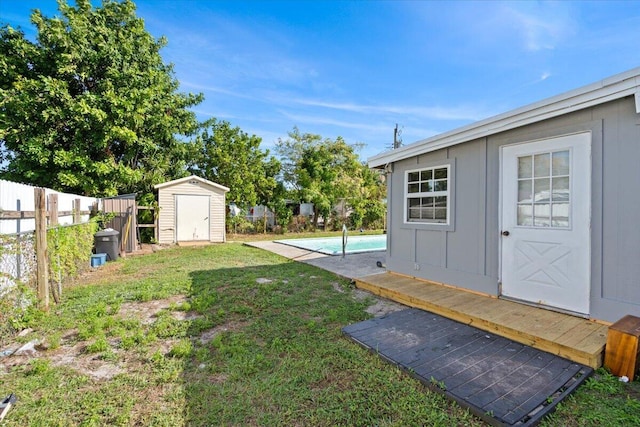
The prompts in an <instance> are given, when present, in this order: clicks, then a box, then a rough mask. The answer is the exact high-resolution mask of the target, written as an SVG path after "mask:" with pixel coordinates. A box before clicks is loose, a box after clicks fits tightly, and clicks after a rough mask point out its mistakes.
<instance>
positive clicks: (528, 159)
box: [518, 156, 533, 178]
mask: <svg viewBox="0 0 640 427" xmlns="http://www.w3.org/2000/svg"><path fill="white" fill-rule="evenodd" d="M532 171H533V157H532V156H525V157H518V178H531V176H532V175H531V172H532Z"/></svg>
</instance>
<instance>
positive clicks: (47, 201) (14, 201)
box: [0, 180, 99, 310]
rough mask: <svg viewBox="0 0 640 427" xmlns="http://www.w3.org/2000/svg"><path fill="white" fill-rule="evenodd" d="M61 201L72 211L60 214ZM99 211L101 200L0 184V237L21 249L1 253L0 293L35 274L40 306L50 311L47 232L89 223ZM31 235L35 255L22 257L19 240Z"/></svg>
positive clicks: (12, 184) (61, 211)
mask: <svg viewBox="0 0 640 427" xmlns="http://www.w3.org/2000/svg"><path fill="white" fill-rule="evenodd" d="M47 193H49V194H47ZM61 200H62V201H64V206H68V208H70V209H68V210H61V209H60V207H61V206H62V203H61ZM9 206H15V207H16V209H9ZM87 208H88V209H87ZM98 208H99V200H97V199H94V198H89V197H81V196H77V195H71V194H67V193H60V192H56V191H53V190H49V189H45V188H40V187H32V186H28V185H24V184H18V183H12V182H8V181H1V180H0V234H2V235H10V236H11V235H15V236H16V239H17V240H18V248H19V249H18V251H17V253H15V254H14V253H4V252H6V251H0V254H2V261H3V262H2V263H0V268H2V269H1V270H0V279H1V280H0V291H2V290H3V288H6V287H8V286H11V285H15V280H21V281H25V282H26V281H28V280H25V277H22V276H26V275H30V274H34V273H35V283H36V287H37V292H38V298H39V301H40V304H41V306H42V307H43V308H44V309H45V310H47V309H48V308H49V272H48V267H49V261H48V259H47V256H48V251H47V228H48V227H53V226H56V225H64V224H78V223H82V222H86V221H87V220H88V219H89V216H90V214H91V212H92V211H94V212H96V211H97V210H98ZM7 224H8V225H7ZM31 233H33V241H34V242H35V245H34V249H35V254H33V253H31V254H23V253H21V249H20V247H21V245H20V240H21V239H24V235H25V234H31ZM26 240H28V238H27V239H26ZM31 257H35V261H36V262H35V272H33V271H30V270H31V269H32V267H30V265H31V264H30V263H29V262H28V261H30V259H29V258H31ZM9 258H11V259H9ZM7 262H15V263H16V268H15V269H9V268H6V263H7ZM16 273H17V274H16Z"/></svg>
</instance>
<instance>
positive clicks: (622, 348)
mask: <svg viewBox="0 0 640 427" xmlns="http://www.w3.org/2000/svg"><path fill="white" fill-rule="evenodd" d="M639 341H640V317H635V316H630V315H629V316H625V317H623V318H622V319H620V320H618V321H617V322H616V323H614V324H613V325H611V326H610V327H609V333H608V334H607V346H606V347H605V355H604V365H605V366H606V367H607V368H609V369H610V370H611V373H612V374H613V375H616V376H618V377H621V376H623V375H625V376H627V377H628V378H629V379H630V380H634V379H635V376H636V375H638V374H640V354H639V353H640V346H639V345H638V342H639Z"/></svg>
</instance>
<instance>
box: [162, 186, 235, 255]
mask: <svg viewBox="0 0 640 427" xmlns="http://www.w3.org/2000/svg"><path fill="white" fill-rule="evenodd" d="M154 188H155V189H156V190H158V205H159V207H160V213H159V215H158V243H180V242H224V241H225V240H226V235H225V216H226V207H225V194H226V192H227V191H229V189H228V188H227V187H225V186H222V185H220V184H216V183H215V182H211V181H208V180H206V179H204V178H200V177H199V176H195V175H191V176H188V177H186V178H180V179H176V180H173V181H168V182H164V183H162V184H157V185H156V186H154Z"/></svg>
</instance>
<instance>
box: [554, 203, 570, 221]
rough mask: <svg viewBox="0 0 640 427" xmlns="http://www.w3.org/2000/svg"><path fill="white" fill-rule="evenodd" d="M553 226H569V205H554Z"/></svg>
mask: <svg viewBox="0 0 640 427" xmlns="http://www.w3.org/2000/svg"><path fill="white" fill-rule="evenodd" d="M552 213H553V215H552V216H551V226H552V227H568V226H569V203H554V204H553V206H552Z"/></svg>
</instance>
